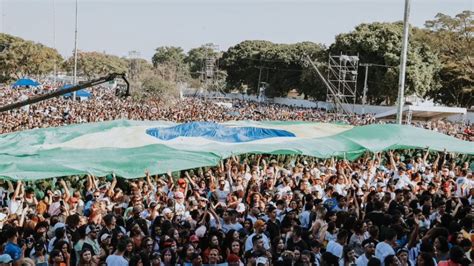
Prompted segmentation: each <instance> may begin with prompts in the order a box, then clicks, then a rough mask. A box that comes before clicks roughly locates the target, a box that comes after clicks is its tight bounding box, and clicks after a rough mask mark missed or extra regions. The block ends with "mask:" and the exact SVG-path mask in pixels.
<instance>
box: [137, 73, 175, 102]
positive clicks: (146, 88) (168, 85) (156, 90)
mask: <svg viewBox="0 0 474 266" xmlns="http://www.w3.org/2000/svg"><path fill="white" fill-rule="evenodd" d="M142 91H143V93H144V94H145V95H147V96H154V97H160V96H162V95H168V96H169V95H174V96H177V95H178V90H177V88H176V84H174V83H172V82H169V81H166V80H164V79H162V78H161V77H159V76H157V75H149V76H146V77H144V78H143V80H142Z"/></svg>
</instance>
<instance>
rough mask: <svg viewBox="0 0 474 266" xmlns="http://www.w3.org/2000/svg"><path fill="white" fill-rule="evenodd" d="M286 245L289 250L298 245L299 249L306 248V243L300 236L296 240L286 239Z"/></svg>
mask: <svg viewBox="0 0 474 266" xmlns="http://www.w3.org/2000/svg"><path fill="white" fill-rule="evenodd" d="M286 247H287V248H288V249H289V250H295V247H299V249H300V250H306V249H309V248H308V244H306V242H305V241H304V240H303V239H302V238H301V239H300V240H299V241H298V242H294V240H293V238H290V239H288V243H287V245H286Z"/></svg>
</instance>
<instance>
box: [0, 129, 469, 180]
mask: <svg viewBox="0 0 474 266" xmlns="http://www.w3.org/2000/svg"><path fill="white" fill-rule="evenodd" d="M241 123H243V122H239V124H241ZM300 123H302V122H298V124H300ZM157 124H159V125H165V126H172V125H175V124H174V123H170V122H154V121H144V122H142V121H127V120H117V121H110V122H103V123H91V124H80V125H71V126H65V127H60V128H47V129H36V130H29V131H23V132H16V133H11V134H4V135H0V176H2V177H4V178H10V179H22V180H37V179H45V178H51V177H60V176H69V175H83V174H88V173H90V174H93V175H97V176H105V175H107V174H110V173H113V172H114V173H115V174H116V175H117V176H120V177H124V178H137V177H142V176H143V175H144V170H145V169H148V170H149V171H150V173H151V174H160V173H166V172H167V171H170V170H171V171H178V170H185V169H190V168H196V167H203V166H213V165H216V164H217V163H218V162H219V161H220V160H222V159H224V158H227V157H229V156H231V155H239V154H248V153H265V154H302V155H309V156H314V157H318V158H329V157H340V158H347V159H349V160H353V159H356V158H358V157H359V156H361V155H362V154H364V153H365V152H366V151H370V152H378V151H384V150H388V149H413V148H422V149H424V148H427V147H429V148H430V149H431V150H437V151H443V150H444V149H446V150H447V151H448V152H456V153H463V154H471V155H472V154H474V143H472V142H466V141H462V140H459V139H456V138H453V137H450V136H447V135H444V134H440V133H437V132H434V131H429V130H425V129H421V128H415V127H411V126H400V125H369V126H362V127H354V128H352V129H349V130H347V131H344V132H342V133H339V134H336V135H333V136H328V137H318V138H316V137H315V138H294V139H290V140H288V139H286V141H285V142H281V143H273V144H255V143H252V142H249V143H241V144H237V145H218V144H215V143H213V144H208V145H199V146H193V145H192V144H193V143H190V145H189V146H184V147H186V148H182V147H181V148H179V149H178V148H175V147H171V146H167V145H164V144H151V145H146V146H142V147H135V148H114V147H111V148H97V149H81V147H77V148H76V147H75V148H54V149H44V148H41V145H43V144H60V143H63V142H66V141H69V140H72V139H74V138H77V137H79V136H82V135H85V134H91V133H97V132H104V131H107V130H109V129H112V128H115V127H130V126H150V127H154V126H156V125H157ZM248 124H249V126H252V124H253V125H257V124H258V125H259V126H265V125H268V126H278V125H287V126H289V125H290V126H291V125H292V124H296V123H295V122H284V121H277V122H275V121H273V122H250V121H249V122H248ZM332 126H333V125H332ZM144 134H145V133H144Z"/></svg>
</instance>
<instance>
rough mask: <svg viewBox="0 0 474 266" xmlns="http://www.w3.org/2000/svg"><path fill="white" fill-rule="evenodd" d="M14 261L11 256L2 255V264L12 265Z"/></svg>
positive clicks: (0, 258) (0, 259)
mask: <svg viewBox="0 0 474 266" xmlns="http://www.w3.org/2000/svg"><path fill="white" fill-rule="evenodd" d="M12 261H13V259H12V257H11V256H10V255H8V254H3V255H0V263H10V262H12Z"/></svg>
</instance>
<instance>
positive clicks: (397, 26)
mask: <svg viewBox="0 0 474 266" xmlns="http://www.w3.org/2000/svg"><path fill="white" fill-rule="evenodd" d="M402 28H403V25H402V24H401V23H379V22H375V23H370V24H365V23H364V24H360V25H359V26H357V27H356V28H355V30H354V31H352V32H350V33H343V34H339V35H337V36H336V42H335V43H334V44H332V45H331V46H330V48H329V53H331V54H340V53H343V54H349V55H357V54H358V55H359V58H360V62H362V63H372V64H379V65H389V66H395V67H393V68H381V67H369V75H368V77H369V78H368V84H369V91H368V94H367V99H368V102H369V103H375V104H380V103H381V102H383V101H386V102H387V103H389V104H390V103H394V102H395V100H396V98H397V91H398V87H397V86H398V75H399V68H398V65H399V64H400V52H401V46H402V45H401V44H402V31H403V29H402ZM412 34H413V30H411V33H410V36H412ZM440 67H441V64H440V61H439V59H438V57H437V55H436V54H435V53H434V52H433V50H432V49H431V48H430V47H429V46H428V45H426V44H425V43H423V42H419V41H417V39H416V38H413V37H410V39H409V46H408V57H407V75H406V94H416V95H418V96H425V95H426V94H427V93H429V92H430V91H431V90H434V89H437V87H438V86H439V84H438V81H437V79H436V76H437V73H438V71H439V69H440ZM363 81H364V78H363V75H359V79H358V86H357V87H358V90H359V91H358V95H361V93H362V89H363Z"/></svg>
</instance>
